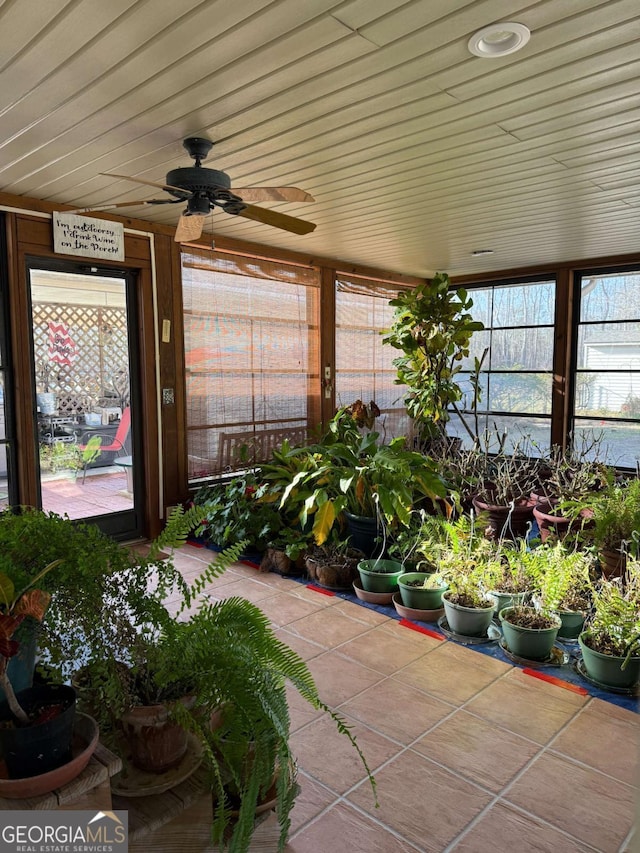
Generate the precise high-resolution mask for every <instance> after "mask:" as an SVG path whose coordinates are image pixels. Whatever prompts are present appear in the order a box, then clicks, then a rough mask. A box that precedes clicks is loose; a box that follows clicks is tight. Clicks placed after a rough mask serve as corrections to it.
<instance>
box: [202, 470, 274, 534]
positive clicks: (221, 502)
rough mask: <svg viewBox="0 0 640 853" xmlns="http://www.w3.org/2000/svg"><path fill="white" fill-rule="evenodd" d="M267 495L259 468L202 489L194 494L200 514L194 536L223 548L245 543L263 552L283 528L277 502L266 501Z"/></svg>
mask: <svg viewBox="0 0 640 853" xmlns="http://www.w3.org/2000/svg"><path fill="white" fill-rule="evenodd" d="M264 492H265V489H264V487H262V486H261V483H260V480H259V469H258V472H257V473H256V472H253V471H249V472H246V473H243V474H240V475H238V476H237V477H234V478H233V479H232V480H229V481H228V482H225V483H216V484H214V485H212V486H203V487H202V488H201V489H199V490H198V491H197V492H196V494H195V495H194V503H195V505H196V506H197V507H199V512H200V523H199V525H198V527H197V528H196V530H195V531H194V533H195V535H196V536H200V537H202V538H203V539H207V540H209V541H210V542H213V543H214V544H215V545H218V546H219V547H220V548H228V547H229V546H230V545H234V544H235V543H236V542H240V541H244V542H245V544H246V545H247V546H250V547H252V548H255V549H256V550H258V551H264V549H265V548H266V547H267V545H268V544H269V543H270V542H271V541H272V540H273V539H274V538H275V537H276V536H277V535H278V533H279V531H280V530H281V528H282V526H283V520H282V518H281V516H280V514H279V513H278V511H277V509H276V508H275V505H274V503H272V502H269V501H267V500H265V499H264Z"/></svg>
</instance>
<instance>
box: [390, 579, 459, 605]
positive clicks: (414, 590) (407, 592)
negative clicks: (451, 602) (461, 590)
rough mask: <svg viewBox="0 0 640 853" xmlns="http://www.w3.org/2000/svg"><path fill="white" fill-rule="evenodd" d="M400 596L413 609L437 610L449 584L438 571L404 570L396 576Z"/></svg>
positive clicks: (404, 603) (403, 602)
mask: <svg viewBox="0 0 640 853" xmlns="http://www.w3.org/2000/svg"><path fill="white" fill-rule="evenodd" d="M398 586H399V587H400V598H401V600H402V604H403V605H404V606H405V607H409V608H411V609H413V610H439V609H440V608H441V607H442V595H443V593H445V592H446V591H447V590H448V589H449V584H448V583H447V581H446V580H445V579H444V578H443V577H442V575H440V574H438V572H431V573H427V572H405V573H404V574H402V575H400V577H399V578H398Z"/></svg>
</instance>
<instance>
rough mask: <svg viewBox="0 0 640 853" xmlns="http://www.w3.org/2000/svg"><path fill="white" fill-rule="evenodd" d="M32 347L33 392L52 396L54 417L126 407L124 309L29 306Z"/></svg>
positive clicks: (86, 306) (57, 305) (126, 363)
mask: <svg viewBox="0 0 640 853" xmlns="http://www.w3.org/2000/svg"><path fill="white" fill-rule="evenodd" d="M61 341H62V344H61V343H60V342H61ZM33 345H34V356H35V371H36V388H37V390H38V391H39V392H42V391H48V392H53V393H54V394H55V395H56V405H57V411H58V414H59V415H74V414H79V413H82V412H90V411H91V410H92V408H95V407H96V406H119V407H120V408H124V407H125V406H126V405H128V403H129V370H128V363H129V359H128V342H127V317H126V311H125V309H124V308H117V307H113V308H109V307H104V306H95V307H94V306H91V305H69V304H56V303H46V302H41V303H34V305H33ZM56 347H57V348H58V351H56Z"/></svg>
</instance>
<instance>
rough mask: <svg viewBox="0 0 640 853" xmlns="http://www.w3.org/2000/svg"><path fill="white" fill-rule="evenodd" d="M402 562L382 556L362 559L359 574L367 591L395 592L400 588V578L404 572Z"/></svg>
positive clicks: (359, 564)
mask: <svg viewBox="0 0 640 853" xmlns="http://www.w3.org/2000/svg"><path fill="white" fill-rule="evenodd" d="M403 571H404V568H403V566H402V563H398V562H397V560H385V559H382V557H376V558H375V559H374V558H371V559H369V560H360V562H359V563H358V574H359V575H360V583H361V585H362V588H363V589H364V590H365V591H366V592H376V593H394V592H397V590H398V579H399V577H400V575H401V574H402V573H403Z"/></svg>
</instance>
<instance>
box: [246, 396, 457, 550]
mask: <svg viewBox="0 0 640 853" xmlns="http://www.w3.org/2000/svg"><path fill="white" fill-rule="evenodd" d="M379 438H380V436H379V434H378V433H376V432H369V433H365V434H362V433H361V432H360V429H359V427H358V424H357V422H356V420H355V419H354V417H353V416H352V414H351V412H350V411H349V410H348V408H347V407H344V408H342V409H340V410H339V411H338V412H337V413H336V415H335V416H334V418H333V419H332V421H331V422H330V424H329V426H328V428H327V430H326V432H325V434H324V435H323V437H322V439H321V440H320V441H319V442H317V443H316V444H312V445H309V446H307V447H297V448H289V447H283V448H281V449H280V451H276V452H275V453H274V454H273V459H272V462H271V463H269V464H268V465H265V466H263V468H262V476H263V478H264V480H265V482H266V483H267V484H268V492H267V494H268V495H269V496H270V497H274V496H275V498H276V499H277V501H278V507H279V510H280V511H281V512H282V513H284V514H285V516H288V517H293V518H294V519H295V521H296V523H298V524H299V525H300V526H301V528H302V529H303V530H305V529H307V527H308V525H309V524H311V532H312V534H313V536H314V539H315V541H316V544H318V545H322V544H323V543H324V542H325V541H326V539H327V537H328V536H329V534H330V532H331V530H332V529H333V528H334V526H338V525H339V524H340V521H341V518H342V517H343V513H344V515H345V516H346V518H347V520H348V522H349V524H351V525H352V527H351V529H350V537H351V545H352V546H353V547H356V548H358V549H359V550H361V551H364V553H365V554H368V555H371V554H372V553H373V551H374V549H375V548H376V536H378V535H379V536H380V538H381V539H382V538H383V537H384V536H386V535H387V532H388V531H389V530H393V529H395V528H396V527H400V526H406V525H407V524H408V523H409V519H410V516H411V510H412V508H413V506H414V504H416V503H417V502H419V501H420V500H421V499H426V498H429V499H430V498H433V497H436V496H437V495H444V492H445V489H444V484H443V482H442V480H441V478H440V477H439V475H438V473H437V472H436V470H435V467H434V465H433V464H432V463H431V462H430V460H428V459H426V458H425V457H424V456H423V455H422V454H420V453H417V452H415V451H412V450H407V449H406V448H405V446H404V445H405V440H404V438H398V439H393V440H392V441H391V442H390V443H389V444H378V441H379ZM364 521H366V526H365V523H364ZM353 525H358V527H357V528H356V529H355V532H354V527H353ZM359 533H363V534H364V535H363V538H359V536H358V535H357V534H359ZM382 550H383V545H382V544H380V545H379V547H378V548H377V553H382Z"/></svg>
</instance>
